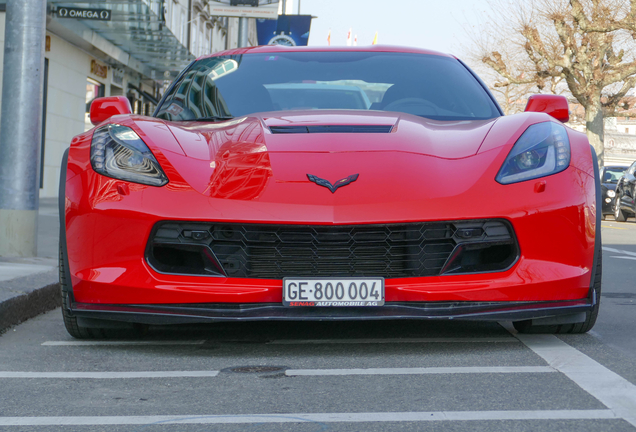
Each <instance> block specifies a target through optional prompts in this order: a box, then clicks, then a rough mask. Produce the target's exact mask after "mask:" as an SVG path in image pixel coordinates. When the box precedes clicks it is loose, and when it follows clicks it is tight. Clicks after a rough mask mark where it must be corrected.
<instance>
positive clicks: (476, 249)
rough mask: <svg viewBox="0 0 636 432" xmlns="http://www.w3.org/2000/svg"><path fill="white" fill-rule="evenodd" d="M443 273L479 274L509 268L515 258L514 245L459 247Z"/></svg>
mask: <svg viewBox="0 0 636 432" xmlns="http://www.w3.org/2000/svg"><path fill="white" fill-rule="evenodd" d="M458 249H459V251H457V252H456V253H455V254H453V256H452V257H451V258H450V259H449V262H448V263H447V265H446V266H445V269H444V271H443V273H445V274H448V273H481V272H489V271H500V270H504V269H506V268H508V267H510V266H511V265H512V264H513V263H514V262H515V260H516V258H517V253H516V248H515V246H514V244H512V243H507V244H494V245H484V244H475V245H465V246H459V247H458Z"/></svg>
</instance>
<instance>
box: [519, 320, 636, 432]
mask: <svg viewBox="0 0 636 432" xmlns="http://www.w3.org/2000/svg"><path fill="white" fill-rule="evenodd" d="M508 328H509V327H508ZM511 331H513V330H511ZM515 336H516V337H517V338H518V339H519V340H520V341H521V342H523V343H524V344H525V345H526V346H527V347H528V348H530V349H531V350H532V351H534V352H535V353H536V354H537V355H539V356H540V357H542V358H543V359H544V360H545V361H546V362H547V363H548V365H550V366H551V367H553V368H554V369H556V370H557V371H559V372H561V373H563V374H564V375H565V376H567V377H568V378H569V379H571V380H572V381H574V382H575V383H576V384H577V385H578V386H579V387H581V388H582V389H583V390H585V391H586V392H588V393H589V394H591V395H592V396H594V397H595V398H596V399H598V400H599V401H600V402H601V403H603V404H604V405H605V406H606V407H607V408H609V409H610V410H612V412H613V413H614V414H615V415H616V417H619V418H623V419H625V420H626V421H628V422H629V423H631V424H632V425H634V426H636V386H635V385H634V384H632V383H630V382H629V381H627V380H626V379H624V378H623V377H621V376H620V375H618V374H616V373H614V372H612V371H611V370H609V369H607V368H606V367H605V366H603V365H601V364H600V363H598V362H596V361H595V360H593V359H591V358H590V357H588V356H586V355H585V354H583V353H582V352H580V351H578V350H576V349H575V348H573V347H571V346H570V345H568V344H566V343H565V342H563V341H562V340H561V339H559V338H557V337H556V336H553V335H529V334H515Z"/></svg>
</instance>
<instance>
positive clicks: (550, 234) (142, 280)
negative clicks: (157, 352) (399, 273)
mask: <svg viewBox="0 0 636 432" xmlns="http://www.w3.org/2000/svg"><path fill="white" fill-rule="evenodd" d="M280 49H282V48H271V47H264V48H263V47H261V48H257V49H253V50H255V51H259V52H276V51H277V50H280ZM376 49H387V48H376ZM247 51H249V50H234V51H233V52H247ZM404 52H420V51H419V50H406V51H404ZM428 53H430V52H428ZM226 54H227V53H226ZM546 121H555V120H554V119H553V118H552V117H549V116H548V115H546V114H539V113H522V114H517V115H513V116H507V117H499V118H496V119H492V120H487V121H477V122H456V124H455V125H449V122H436V121H432V120H426V119H423V118H420V117H416V116H411V115H408V114H400V113H388V112H385V113H377V112H376V113H373V112H369V113H365V112H360V111H357V112H351V111H346V112H345V111H342V112H341V111H318V112H316V111H314V112H307V113H302V112H295V113H293V114H292V113H289V112H287V113H285V112H277V113H260V114H255V115H249V116H247V117H242V118H239V119H235V120H231V121H227V122H219V123H213V124H203V123H196V122H179V123H176V122H175V123H171V122H167V121H163V120H158V119H156V118H149V117H142V116H135V115H120V116H115V117H112V118H110V119H109V120H108V121H107V122H108V123H117V124H121V125H124V126H129V127H131V128H133V129H134V130H135V131H136V132H137V133H138V134H139V136H140V137H141V138H142V139H143V140H144V141H145V143H146V144H147V145H148V146H149V148H150V149H151V150H152V152H153V153H154V155H155V157H156V159H157V161H158V162H159V164H160V165H161V167H162V168H163V170H164V172H165V173H166V175H167V176H168V178H169V183H168V184H167V185H166V186H164V187H152V186H144V185H139V184H134V183H127V182H124V181H120V180H115V179H111V178H107V177H104V176H101V175H99V174H97V173H95V172H94V171H93V170H92V169H91V165H90V143H91V137H92V131H89V132H86V133H84V134H82V135H79V136H78V137H76V138H75V139H74V140H73V142H72V144H71V148H70V152H69V159H68V167H67V172H66V202H65V216H66V218H65V226H66V235H67V247H68V259H69V267H70V273H71V279H72V280H71V282H72V286H73V295H74V299H75V301H76V302H79V303H86V304H171V303H172V304H185V303H224V302H227V303H258V302H278V303H279V302H281V301H282V294H281V289H282V281H281V280H263V279H238V278H225V277H199V276H176V275H165V274H159V273H157V272H155V271H154V270H153V269H151V268H150V267H149V266H148V264H147V263H146V262H145V260H144V252H145V248H146V244H147V242H148V237H149V234H150V232H151V229H152V227H153V226H154V224H155V223H157V222H158V221H162V220H180V221H187V220H191V221H228V222H234V221H242V222H254V223H285V224H317V225H329V224H371V223H395V222H417V221H446V220H462V219H480V218H502V219H506V220H508V221H510V223H511V224H512V226H513V228H514V231H515V234H516V236H517V239H518V242H519V249H520V258H519V260H518V261H517V262H516V263H515V265H514V266H513V267H512V268H510V269H509V270H507V271H504V272H499V273H484V274H466V275H447V276H435V277H421V278H404V279H387V280H386V289H385V292H386V301H387V302H396V301H428V302H436V301H498V302H505V301H531V300H534V301H541V300H572V299H583V298H586V297H587V296H588V293H589V289H590V274H591V268H592V264H593V259H594V241H595V233H596V228H597V227H596V207H595V179H594V171H593V161H592V158H591V153H590V147H589V144H588V142H587V139H586V138H585V136H584V135H583V134H580V133H578V132H575V131H573V130H570V129H568V135H569V139H570V144H571V152H572V155H571V162H570V166H569V167H568V168H567V169H566V170H565V171H563V172H560V173H558V174H554V175H551V176H548V177H543V178H540V179H537V180H529V181H524V182H520V183H515V184H511V185H501V184H499V183H497V182H496V181H495V177H496V175H497V173H498V171H499V169H500V168H501V166H502V164H503V162H504V160H505V158H506V156H507V155H508V153H509V152H510V150H511V148H512V146H513V145H514V143H515V142H516V140H517V139H518V138H519V137H520V136H521V134H522V133H523V132H524V131H525V130H526V128H527V127H528V126H529V125H531V124H535V123H539V122H546ZM280 124H285V125H307V124H314V125H327V124H328V125H333V124H344V125H361V124H362V125H363V124H382V125H393V129H392V132H391V133H389V134H316V135H312V134H306V135H303V136H299V135H295V136H293V137H292V136H290V135H282V134H281V135H275V134H272V133H271V132H270V131H269V129H268V126H273V125H280ZM307 173H312V174H315V175H319V176H321V177H322V178H325V179H327V180H329V181H331V182H334V181H336V180H338V179H341V178H343V177H346V176H348V175H351V174H354V173H359V174H360V176H359V178H358V180H357V181H355V182H353V183H351V184H350V185H348V186H346V187H343V188H340V189H338V191H337V193H335V194H333V193H331V192H330V191H329V190H328V189H326V188H323V187H318V186H317V185H316V184H314V183H312V182H310V181H309V180H308V179H307V176H306V174H307ZM537 184H542V186H541V187H538V186H537Z"/></svg>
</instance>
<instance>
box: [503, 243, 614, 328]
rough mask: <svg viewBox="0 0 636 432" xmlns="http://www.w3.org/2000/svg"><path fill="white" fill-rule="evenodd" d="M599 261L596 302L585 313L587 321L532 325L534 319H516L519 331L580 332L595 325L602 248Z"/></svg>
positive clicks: (516, 326)
mask: <svg viewBox="0 0 636 432" xmlns="http://www.w3.org/2000/svg"><path fill="white" fill-rule="evenodd" d="M597 253H598V262H597V264H596V272H595V274H594V288H593V289H594V292H595V293H596V304H595V305H594V308H593V309H592V310H591V311H590V312H586V313H585V321H584V322H581V323H576V324H561V325H532V320H525V321H515V322H513V323H512V325H513V326H514V328H515V329H516V330H517V331H518V332H519V333H530V334H538V333H543V334H546V333H549V334H579V333H587V332H588V331H590V330H591V329H592V327H594V324H595V323H596V318H597V317H598V310H599V307H600V303H601V276H602V275H601V273H602V267H603V256H602V250H598V251H597Z"/></svg>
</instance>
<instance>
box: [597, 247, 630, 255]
mask: <svg viewBox="0 0 636 432" xmlns="http://www.w3.org/2000/svg"><path fill="white" fill-rule="evenodd" d="M603 250H604V251H606V252H612V253H618V254H623V255H629V256H633V257H636V252H631V251H626V250H623V249H614V248H611V247H606V246H603Z"/></svg>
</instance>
